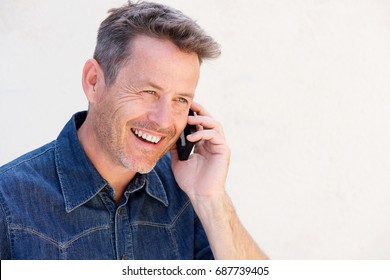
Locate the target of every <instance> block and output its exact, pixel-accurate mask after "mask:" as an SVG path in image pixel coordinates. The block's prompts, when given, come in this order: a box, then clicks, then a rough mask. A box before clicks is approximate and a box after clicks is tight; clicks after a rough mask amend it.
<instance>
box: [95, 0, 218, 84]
mask: <svg viewBox="0 0 390 280" xmlns="http://www.w3.org/2000/svg"><path fill="white" fill-rule="evenodd" d="M137 35H147V36H151V37H156V38H161V39H168V40H170V41H171V42H173V43H174V44H175V45H176V46H177V47H178V48H179V49H180V50H182V51H183V52H187V53H196V54H197V55H198V58H199V61H200V62H202V61H203V60H204V59H211V58H216V57H218V56H219V55H220V53H221V50H220V46H219V44H218V43H217V42H216V41H215V40H214V39H213V38H212V37H210V36H208V35H207V34H206V33H205V31H204V30H203V29H201V28H200V26H199V25H198V24H197V23H196V22H195V21H194V20H192V19H191V18H189V17H188V16H186V15H184V14H183V13H182V12H181V11H178V10H176V9H173V8H171V7H168V6H165V5H162V4H157V3H151V2H138V3H132V2H131V1H129V2H128V4H127V5H125V6H123V7H120V8H114V9H111V10H109V16H108V17H107V18H106V19H105V20H104V21H103V22H102V23H101V25H100V28H99V31H98V37H97V43H96V48H95V53H94V56H93V57H94V59H96V61H97V62H98V63H99V64H100V66H101V67H102V69H103V72H104V76H105V82H106V86H110V85H112V84H113V83H114V82H115V79H116V76H117V74H118V71H119V69H120V68H121V67H122V66H123V65H124V64H126V62H127V61H128V59H129V58H130V51H131V50H130V47H129V45H130V43H131V42H132V39H134V38H135V37H136V36H137Z"/></svg>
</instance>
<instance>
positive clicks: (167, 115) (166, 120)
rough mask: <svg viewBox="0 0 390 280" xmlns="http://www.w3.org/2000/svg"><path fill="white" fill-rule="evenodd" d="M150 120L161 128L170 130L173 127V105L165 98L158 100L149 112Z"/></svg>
mask: <svg viewBox="0 0 390 280" xmlns="http://www.w3.org/2000/svg"><path fill="white" fill-rule="evenodd" d="M148 118H149V120H150V121H152V122H154V123H156V124H157V125H158V126H159V127H160V128H169V127H171V126H172V122H173V114H172V108H171V104H170V103H169V102H167V101H166V100H165V99H164V98H160V99H159V100H156V102H155V104H154V106H153V107H152V108H151V110H150V112H149V117H148Z"/></svg>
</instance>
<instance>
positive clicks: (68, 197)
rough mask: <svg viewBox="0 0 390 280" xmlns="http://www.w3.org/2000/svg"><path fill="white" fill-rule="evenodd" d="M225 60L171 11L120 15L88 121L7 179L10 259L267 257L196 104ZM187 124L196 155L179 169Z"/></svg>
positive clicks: (210, 122) (108, 33)
mask: <svg viewBox="0 0 390 280" xmlns="http://www.w3.org/2000/svg"><path fill="white" fill-rule="evenodd" d="M219 53H220V50H219V46H218V44H217V43H216V42H215V41H214V40H213V39H212V38H211V37H209V36H207V35H206V34H205V33H204V31H203V30H202V29H200V28H199V26H198V25H197V24H196V23H194V21H192V20H191V19H189V18H188V17H186V16H185V15H183V14H182V13H181V12H179V11H177V10H174V9H172V8H169V7H166V6H163V5H160V4H154V3H146V2H144V3H138V4H133V3H131V2H129V3H128V5H126V6H124V7H122V8H118V9H113V10H111V11H110V15H109V16H108V17H107V19H106V20H104V21H103V22H102V24H101V26H100V29H99V33H98V40H97V46H96V49H95V54H94V58H93V59H90V60H88V61H87V62H86V63H85V66H84V70H83V77H82V78H83V79H82V82H83V89H84V92H85V94H86V97H87V99H88V102H89V108H88V112H80V113H77V114H75V115H74V116H73V117H72V119H71V120H70V121H69V122H68V124H66V126H65V127H64V129H63V130H62V132H61V133H60V135H59V136H58V138H57V139H56V140H55V141H53V142H51V143H49V144H47V145H45V146H43V147H41V148H39V149H37V150H35V151H32V152H30V153H28V154H26V155H24V156H22V157H20V158H19V159H17V160H15V161H13V162H11V163H8V164H7V165H5V166H3V167H1V169H0V217H1V219H0V236H1V237H0V238H1V239H0V246H1V259H212V258H216V259H261V258H266V256H265V255H264V254H263V253H262V252H261V250H260V249H259V248H258V247H257V245H256V244H255V242H254V241H253V240H252V238H251V237H250V236H249V234H248V233H247V232H246V231H245V229H244V228H243V226H242V225H241V223H240V222H239V220H238V218H237V215H236V213H235V211H234V209H233V206H232V204H231V200H230V198H229V197H228V195H227V194H226V192H225V190H224V184H225V180H226V175H227V170H228V165H229V159H230V151H229V147H228V146H227V144H226V141H225V138H224V135H223V129H222V127H221V125H220V124H219V123H218V122H217V121H216V120H214V119H213V118H212V117H211V116H210V115H209V113H208V112H207V111H206V110H205V109H204V108H203V107H202V106H201V105H200V104H197V103H195V102H194V101H193V100H194V93H195V88H196V85H197V82H198V78H199V70H200V64H201V62H202V60H203V59H207V58H213V57H217V56H218V55H219ZM190 108H191V109H192V110H193V111H194V112H196V116H188V112H189V109H190ZM187 123H189V124H192V125H196V126H197V128H198V130H197V132H195V133H194V134H192V135H189V136H188V138H187V139H188V140H189V141H191V142H197V144H196V148H195V151H194V153H193V154H192V155H191V156H190V158H189V159H188V160H186V161H180V160H179V159H178V154H177V150H176V147H175V143H176V140H177V139H178V137H179V135H180V133H181V132H182V131H183V130H184V128H185V126H186V124H187Z"/></svg>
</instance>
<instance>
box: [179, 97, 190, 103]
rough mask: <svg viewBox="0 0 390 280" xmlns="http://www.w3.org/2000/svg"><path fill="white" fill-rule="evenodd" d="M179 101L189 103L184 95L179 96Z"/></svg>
mask: <svg viewBox="0 0 390 280" xmlns="http://www.w3.org/2000/svg"><path fill="white" fill-rule="evenodd" d="M177 101H179V102H180V103H188V101H187V99H185V98H183V97H179V98H178V99H177Z"/></svg>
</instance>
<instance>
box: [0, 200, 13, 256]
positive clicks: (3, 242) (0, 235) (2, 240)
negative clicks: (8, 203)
mask: <svg viewBox="0 0 390 280" xmlns="http://www.w3.org/2000/svg"><path fill="white" fill-rule="evenodd" d="M10 258H11V256H10V250H9V234H8V227H7V220H6V214H5V211H4V208H3V205H2V204H1V203H0V260H7V259H10Z"/></svg>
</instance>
